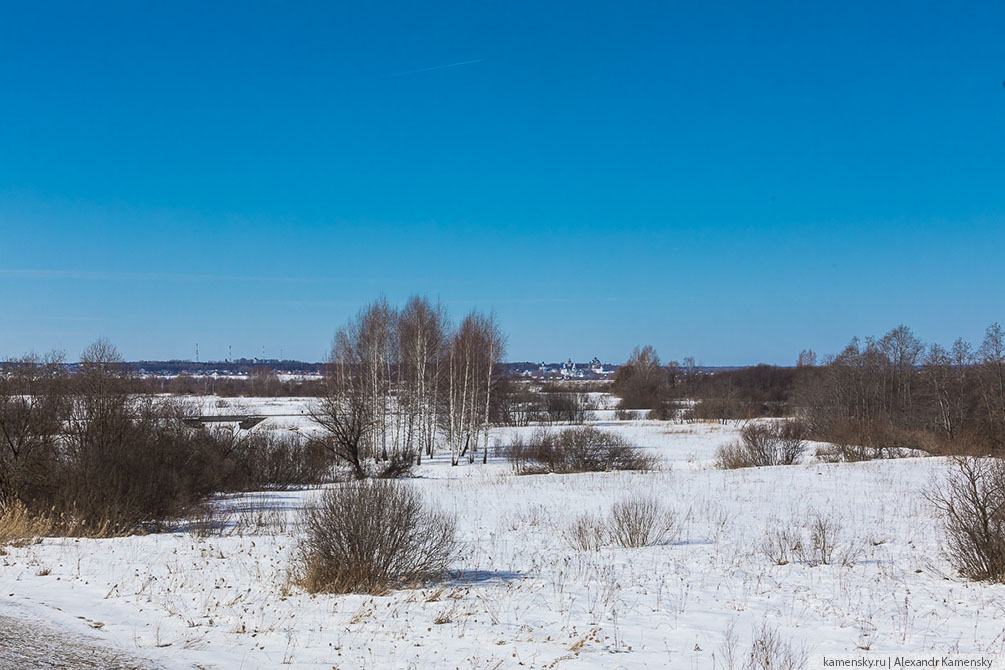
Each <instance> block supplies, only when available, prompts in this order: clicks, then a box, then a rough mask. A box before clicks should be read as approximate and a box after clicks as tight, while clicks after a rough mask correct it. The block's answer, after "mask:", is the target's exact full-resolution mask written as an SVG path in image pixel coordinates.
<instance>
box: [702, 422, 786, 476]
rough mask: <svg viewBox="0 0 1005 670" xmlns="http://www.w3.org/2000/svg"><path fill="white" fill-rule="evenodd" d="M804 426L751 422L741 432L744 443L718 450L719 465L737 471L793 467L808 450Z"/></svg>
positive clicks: (741, 439)
mask: <svg viewBox="0 0 1005 670" xmlns="http://www.w3.org/2000/svg"><path fill="white" fill-rule="evenodd" d="M804 434H805V433H804V430H803V428H802V426H801V424H799V423H796V422H794V421H785V422H783V423H776V424H767V423H749V424H747V425H746V426H744V428H743V430H742V431H741V432H740V440H739V441H736V442H730V443H729V444H725V445H723V446H722V447H719V449H718V450H717V451H716V461H717V466H718V467H719V468H721V469H724V470H732V469H735V468H751V467H764V466H771V465H792V464H793V463H795V462H796V460H798V458H799V456H800V455H802V453H803V451H804V450H805V449H806V442H805V440H804V439H803V436H804Z"/></svg>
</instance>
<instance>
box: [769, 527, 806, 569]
mask: <svg viewBox="0 0 1005 670" xmlns="http://www.w3.org/2000/svg"><path fill="white" fill-rule="evenodd" d="M761 552H762V553H763V554H764V555H765V556H767V558H768V560H769V561H771V562H772V563H774V564H775V565H788V564H789V563H791V562H792V561H793V559H794V558H795V557H796V556H797V555H798V554H799V553H800V552H802V540H801V539H800V536H799V534H798V533H797V532H795V531H794V530H792V529H788V528H779V527H778V526H769V527H768V528H766V529H765V531H764V539H763V540H762V541H761Z"/></svg>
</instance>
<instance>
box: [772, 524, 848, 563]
mask: <svg viewBox="0 0 1005 670" xmlns="http://www.w3.org/2000/svg"><path fill="white" fill-rule="evenodd" d="M761 551H762V553H763V554H764V555H765V556H767V558H768V560H770V561H771V562H772V563H774V564H775V565H787V564H788V563H790V562H792V561H793V560H798V561H799V562H801V563H804V564H806V565H809V566H818V565H844V566H850V565H853V564H854V563H855V561H856V560H857V559H858V557H859V555H860V554H861V551H862V545H861V543H858V542H853V541H847V540H846V539H845V537H844V535H843V533H842V527H841V524H840V523H839V522H838V520H837V519H835V518H834V517H832V516H827V515H824V514H820V513H817V512H813V513H810V514H809V515H808V516H807V517H806V518H805V520H804V521H803V523H802V527H801V528H799V527H796V526H794V525H793V526H792V527H788V528H786V527H780V526H778V525H771V526H769V527H768V528H766V529H765V531H764V539H763V540H762V542H761Z"/></svg>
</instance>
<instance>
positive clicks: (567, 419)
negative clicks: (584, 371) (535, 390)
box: [541, 393, 597, 424]
mask: <svg viewBox="0 0 1005 670" xmlns="http://www.w3.org/2000/svg"><path fill="white" fill-rule="evenodd" d="M541 395H542V397H543V399H544V411H545V416H547V418H548V421H551V422H554V423H559V422H561V423H573V424H581V423H584V422H586V421H592V420H593V419H594V418H595V415H594V413H593V410H595V409H597V405H596V403H595V402H592V401H591V400H590V397H589V396H587V395H586V394H583V393H543V394H541Z"/></svg>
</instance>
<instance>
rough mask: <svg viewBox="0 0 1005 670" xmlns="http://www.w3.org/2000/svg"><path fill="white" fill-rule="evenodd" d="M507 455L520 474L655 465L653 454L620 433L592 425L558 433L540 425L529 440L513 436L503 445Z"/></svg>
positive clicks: (628, 468)
mask: <svg viewBox="0 0 1005 670" xmlns="http://www.w3.org/2000/svg"><path fill="white" fill-rule="evenodd" d="M506 457H507V458H508V459H509V462H510V465H512V466H513V470H514V471H515V472H516V473H517V474H520V475H528V474H543V473H548V472H554V473H559V474H566V473H572V472H608V471H611V470H652V469H654V468H655V466H656V459H655V457H653V456H651V455H649V454H645V453H643V452H642V451H641V450H640V449H638V448H637V447H634V446H632V445H631V444H630V443H629V442H628V441H627V440H625V439H624V438H622V437H621V436H619V435H616V434H614V433H609V432H606V431H602V430H598V429H596V428H592V427H584V428H567V429H565V430H563V431H561V432H558V433H554V432H551V431H549V430H547V429H545V428H540V429H538V430H536V431H534V434H533V435H532V436H531V438H530V440H528V441H524V439H523V438H522V437H519V436H518V437H516V438H515V439H514V440H513V441H512V442H511V443H510V444H509V445H508V446H507V447H506Z"/></svg>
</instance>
